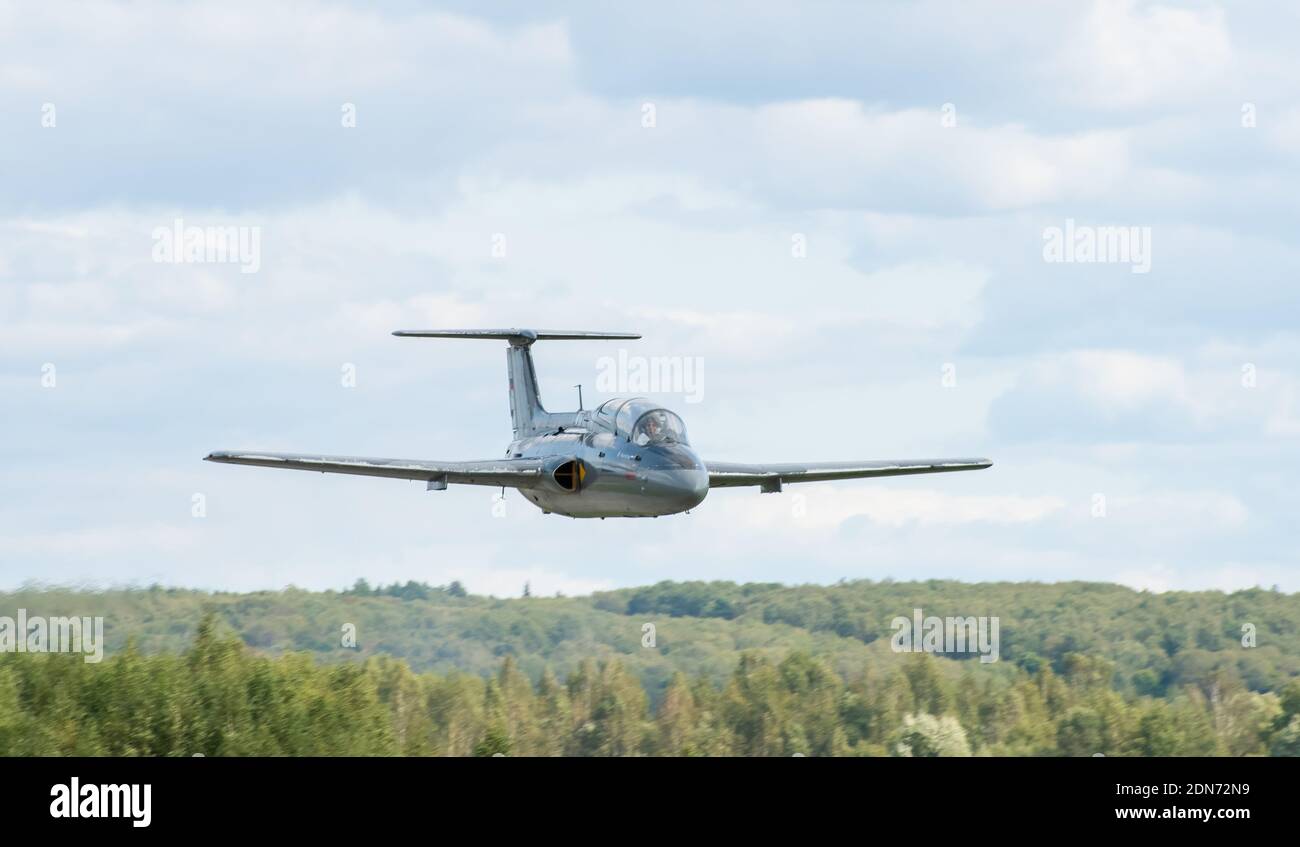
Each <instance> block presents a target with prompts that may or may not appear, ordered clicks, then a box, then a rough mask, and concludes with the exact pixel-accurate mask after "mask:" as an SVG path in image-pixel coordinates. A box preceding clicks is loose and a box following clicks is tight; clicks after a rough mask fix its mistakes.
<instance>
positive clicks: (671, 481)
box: [643, 446, 709, 514]
mask: <svg viewBox="0 0 1300 847" xmlns="http://www.w3.org/2000/svg"><path fill="white" fill-rule="evenodd" d="M654 453H655V455H654V456H653V458H651V457H650V456H645V458H644V460H643V461H645V460H649V461H651V462H652V467H653V469H654V470H653V475H654V477H655V479H656V482H657V485H656V486H655V492H654V493H655V494H656V496H657V497H658V499H659V500H661V501H662V503H663V505H664V514H671V513H673V512H684V511H686V510H687V509H693V508H695V507H696V506H698V505H699V504H700V503H701V502H702V501H703V500H704V498H705V496H707V495H708V493H709V472H708V471H707V470H705V468H704V463H703V462H701V461H700V458H699V457H698V456H696V455H695V453H694V452H692V451H691V450H690V449H688V448H686V447H683V446H673V447H667V448H660V449H657V450H655V451H654Z"/></svg>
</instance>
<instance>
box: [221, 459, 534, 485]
mask: <svg viewBox="0 0 1300 847" xmlns="http://www.w3.org/2000/svg"><path fill="white" fill-rule="evenodd" d="M204 461H207V462H221V463H223V464H227V465H254V466H256V467H260V468H289V469H290V470H295V471H318V472H320V473H346V474H358V475H360V476H384V477H389V478H391V479H423V480H428V483H429V486H428V487H429V488H433V489H438V488H446V487H447V484H448V483H458V484H462V485H492V486H500V485H505V486H508V487H510V488H531V487H532V486H534V485H536V484H537V483H538V482H539V481H540V480H541V479H542V460H541V459H491V460H487V461H482V462H431V461H424V460H422V459H369V458H365V457H362V456H307V455H303V454H300V453H236V452H232V451H229V450H218V451H217V452H214V453H209V454H208V455H207V456H205V457H204Z"/></svg>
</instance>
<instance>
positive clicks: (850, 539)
mask: <svg viewBox="0 0 1300 847" xmlns="http://www.w3.org/2000/svg"><path fill="white" fill-rule="evenodd" d="M480 5H481V4H473V3H450V4H446V5H444V6H441V7H434V6H432V5H425V4H415V3H385V4H379V5H378V6H376V5H375V4H360V3H358V4H355V5H347V4H341V3H335V2H305V1H304V2H292V3H275V4H265V3H257V2H241V0H223V2H212V3H187V4H174V5H173V4H169V3H156V2H148V0H145V2H135V3H130V4H93V5H92V4H88V5H84V6H82V5H77V4H64V3H60V4H18V3H7V2H4V3H0V185H3V190H0V432H3V439H0V442H2V443H0V467H3V471H0V504H2V505H0V588H11V587H14V586H17V585H20V584H22V583H24V582H29V581H40V582H47V583H60V584H90V585H100V586H103V585H117V584H148V583H151V582H155V581H157V582H162V583H164V584H171V585H184V586H196V587H204V588H223V589H238V590H251V589H261V588H280V587H283V586H285V585H288V584H294V585H298V586H304V587H310V588H326V587H342V586H344V585H347V584H350V583H351V582H352V581H354V580H355V579H356V578H357V577H365V578H367V579H368V580H370V581H371V582H390V581H393V580H403V581H404V580H407V579H416V580H424V581H428V582H431V583H435V584H436V583H445V582H448V581H450V580H453V579H459V580H461V581H462V582H464V583H465V584H466V585H467V586H468V587H469V588H470V589H471V590H474V591H478V592H490V593H494V594H498V595H513V594H517V593H519V591H520V590H521V588H522V586H523V584H524V582H525V581H530V582H531V583H532V587H533V590H534V592H536V593H552V592H556V591H563V592H565V593H568V594H573V593H582V592H587V591H590V590H594V589H600V588H605V587H611V586H620V585H634V584H644V583H649V582H654V581H657V580H661V579H730V580H737V581H751V580H764V581H767V580H774V581H782V582H823V583H825V582H833V581H835V580H838V579H841V578H849V579H852V578H872V579H881V578H885V577H893V578H895V579H928V578H959V579H964V580H970V581H977V580H1031V579H1032V580H1043V581H1057V580H1070V579H1092V580H1109V581H1117V582H1122V583H1125V584H1129V585H1134V586H1139V587H1144V588H1150V589H1153V590H1164V589H1170V588H1207V587H1208V588H1224V589H1232V588H1237V587H1244V586H1253V585H1257V584H1258V585H1264V586H1272V585H1274V584H1276V585H1280V586H1281V587H1282V588H1283V589H1285V590H1291V591H1295V590H1300V551H1298V548H1297V543H1296V542H1297V533H1296V529H1295V509H1296V502H1297V498H1296V495H1295V493H1294V491H1295V488H1296V485H1297V477H1298V476H1300V249H1298V248H1297V244H1296V235H1295V222H1296V220H1297V213H1298V212H1300V209H1297V206H1298V205H1300V204H1298V201H1297V198H1298V197H1300V167H1297V165H1300V155H1298V153H1300V93H1298V92H1300V85H1297V82H1298V81H1300V56H1298V55H1297V53H1296V51H1295V42H1296V37H1297V34H1298V33H1300V9H1296V8H1292V7H1289V6H1286V5H1278V4H1273V3H1252V2H1237V3H1232V4H1227V3H1224V4H1215V3H1209V2H1191V3H1185V4H1178V5H1169V6H1165V5H1157V4H1147V3H1139V2H1126V1H1125V0H1103V1H1102V2H1093V3H1081V2H1077V0H1075V1H1074V2H1041V3H1035V4H1031V5H1025V4H1022V3H969V2H946V3H934V2H922V3H906V4H905V3H876V4H871V5H867V4H858V3H853V4H847V3H846V4H839V3H800V4H798V5H797V6H796V5H795V4H793V3H746V4H744V5H743V7H742V6H740V5H739V4H737V5H735V6H731V7H724V6H722V5H720V4H699V3H680V4H678V3H671V2H663V3H654V4H636V6H632V5H630V4H627V5H623V4H620V6H619V8H614V7H613V6H612V4H611V5H610V7H608V8H604V7H596V6H594V5H592V4H574V6H573V7H570V6H568V5H560V4H554V3H547V2H529V3H513V4H498V5H496V6H495V7H494V8H495V11H491V12H486V13H485V12H484V11H483V10H482V9H480V8H479V6H480ZM580 6H581V7H580ZM484 14H487V15H488V16H487V17H484ZM178 219H179V220H181V221H183V224H184V225H186V226H202V227H244V228H247V229H244V230H243V232H245V233H253V232H256V234H257V238H258V242H257V244H258V252H257V256H256V263H255V265H254V264H253V263H250V262H244V263H243V264H242V265H241V264H240V263H239V262H233V263H231V262H227V263H220V262H160V261H156V259H157V257H158V255H159V250H158V248H159V244H160V240H161V236H159V235H158V232H159V230H170V229H171V228H172V227H173V226H174V225H175V222H176V221H177V220H178ZM1067 226H1068V227H1070V228H1071V231H1074V232H1076V234H1077V233H1096V232H1098V231H1101V232H1104V230H1101V229H1100V228H1103V227H1125V228H1128V229H1126V230H1125V231H1126V232H1128V233H1130V234H1131V235H1132V237H1133V245H1134V247H1135V253H1136V248H1138V247H1141V248H1142V249H1143V250H1144V251H1145V253H1146V255H1145V260H1147V261H1143V262H1138V261H1136V260H1135V256H1130V257H1128V260H1127V261H1125V260H1124V258H1125V257H1123V256H1118V255H1114V254H1107V255H1102V254H1100V253H1096V252H1094V254H1093V255H1092V256H1091V261H1089V258H1090V257H1089V256H1088V255H1087V254H1086V253H1081V254H1080V255H1078V256H1075V258H1076V261H1073V262H1066V261H1049V253H1048V251H1047V250H1046V246H1047V245H1048V244H1049V241H1050V239H1051V237H1052V236H1051V233H1052V232H1053V231H1054V229H1059V230H1060V231H1062V232H1064V231H1065V230H1066V228H1067ZM1102 259H1106V261H1102ZM1148 262H1149V270H1148V271H1147V272H1145V273H1142V272H1135V271H1141V270H1142V269H1143V268H1142V267H1141V266H1140V265H1145V264H1147V263H1148ZM254 268H255V272H245V271H246V270H247V271H252V270H254ZM502 325H504V326H533V327H555V328H574V329H594V330H620V331H626V330H634V331H639V332H641V333H643V334H644V340H642V341H640V342H631V343H628V344H622V345H621V346H620V345H619V344H605V345H598V344H582V343H561V342H555V343H552V344H550V345H546V344H544V343H543V344H539V345H538V347H537V348H536V354H537V364H538V368H539V372H540V378H541V381H542V392H543V399H544V401H546V402H547V404H548V405H549V406H550V407H551V408H553V409H556V410H559V409H567V408H573V407H574V406H575V405H576V396H575V394H576V392H575V391H574V390H573V388H572V386H573V385H574V384H575V383H583V384H584V385H585V386H586V389H585V394H586V398H587V401H588V405H589V406H590V405H592V403H593V401H594V400H598V399H603V397H601V396H600V392H598V391H597V390H596V388H595V386H596V381H597V376H598V374H599V368H598V358H599V357H600V356H605V355H617V354H618V350H619V349H623V350H626V353H627V355H628V356H644V357H655V356H669V357H691V359H692V361H694V360H696V359H698V361H699V362H701V363H702V375H703V382H702V384H701V385H700V386H695V387H694V388H697V389H699V391H698V393H699V398H698V399H699V400H700V402H698V403H692V402H688V401H687V398H686V397H685V396H684V394H685V392H684V391H675V392H674V391H669V392H663V393H660V394H656V395H655V396H656V397H657V398H659V399H661V400H663V401H664V402H665V403H666V404H667V405H669V406H670V407H672V408H675V409H677V410H678V411H679V412H681V413H682V414H683V416H684V417H685V418H686V420H687V424H688V426H689V428H690V433H691V439H692V443H693V444H694V445H695V447H696V448H697V449H698V450H699V452H700V453H701V454H702V455H703V456H704V457H705V458H706V460H707V459H718V460H732V461H793V460H836V459H868V458H897V457H912V456H943V455H949V456H965V455H985V456H989V457H991V458H992V459H994V460H995V462H996V465H995V467H994V468H992V469H991V470H987V471H982V472H979V473H969V474H956V475H952V476H933V477H918V478H904V479H895V480H878V481H859V482H845V483H839V484H825V485H808V486H804V487H787V489H786V492H785V493H784V494H781V495H760V494H758V493H757V492H756V491H753V490H748V489H735V490H723V491H715V492H714V493H713V494H711V495H710V496H709V498H708V499H707V500H706V501H705V503H704V504H703V505H702V506H701V507H700V508H699V509H697V510H696V511H695V513H694V514H692V515H689V516H674V517H670V518H661V519H658V520H642V521H635V520H608V521H603V522H602V521H573V520H569V519H566V518H562V517H558V516H544V515H542V514H541V513H540V512H539V511H537V510H536V509H535V508H533V507H532V506H531V505H529V504H528V503H526V502H525V501H524V500H523V498H522V497H520V496H519V495H517V494H515V493H513V492H511V493H508V494H507V496H506V499H505V502H504V509H502V508H500V507H498V508H496V509H495V510H494V503H493V497H494V495H495V494H496V493H497V492H495V491H493V490H490V489H482V488H473V487H461V488H453V489H451V490H449V491H446V492H425V491H424V490H423V486H422V485H420V484H418V483H408V482H400V481H391V480H374V479H364V478H352V477H335V476H320V475H314V474H299V473H290V472H277V471H268V470H261V469H252V468H239V467H229V466H221V465H213V464H209V463H204V462H201V461H200V459H201V457H202V456H204V455H205V454H206V453H208V452H209V451H211V450H214V449H245V448H249V449H265V450H283V451H295V452H322V453H343V454H352V455H371V456H400V457H410V458H429V459H475V458H492V457H495V456H498V455H499V454H500V453H501V452H502V451H503V450H504V448H505V445H506V443H507V441H508V440H509V436H510V428H509V417H508V410H507V400H506V390H505V361H504V360H505V355H504V352H503V348H504V345H503V344H499V343H496V342H453V341H424V340H412V339H396V338H393V337H391V336H390V335H389V332H390V331H391V330H393V329H398V328H418V327H477V326H502ZM347 374H355V385H354V386H350V385H348V384H345V383H347V382H348V380H346V379H345V378H344V377H345V376H346V375H347ZM692 399H694V398H692ZM195 512H199V513H200V514H199V516H196V515H195Z"/></svg>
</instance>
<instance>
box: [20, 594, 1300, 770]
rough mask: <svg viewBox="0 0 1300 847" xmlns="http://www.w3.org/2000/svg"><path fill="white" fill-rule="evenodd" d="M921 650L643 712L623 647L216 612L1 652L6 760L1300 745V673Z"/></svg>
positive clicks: (684, 679) (802, 672) (683, 677)
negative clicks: (333, 641) (1152, 677)
mask: <svg viewBox="0 0 1300 847" xmlns="http://www.w3.org/2000/svg"><path fill="white" fill-rule="evenodd" d="M946 661H948V660H943V659H935V658H934V657H932V656H929V655H925V654H916V655H909V656H906V657H904V658H903V660H902V661H899V662H891V663H875V662H870V661H867V662H864V663H863V664H862V665H861V666H860V667H858V668H856V669H853V670H852V671H851V672H849V673H844V672H842V671H837V670H835V669H833V668H832V667H831V666H830V664H828V663H827V662H826V661H824V660H822V659H819V658H816V657H814V656H811V655H809V654H807V653H804V652H790V653H788V654H787V655H785V656H784V657H783V658H780V659H779V660H778V659H773V658H771V657H769V656H766V655H761V654H757V653H752V652H742V653H741V654H739V658H738V659H737V661H736V662H735V666H734V669H733V671H732V672H731V674H730V675H729V676H728V677H727V678H726V679H725V680H724V681H723V682H722V683H721V684H719V683H718V682H717V681H716V680H714V679H712V678H709V677H707V676H695V677H692V676H689V675H687V674H685V673H681V672H678V673H676V674H675V675H673V676H672V678H671V679H670V680H669V681H668V683H667V685H666V687H665V688H664V690H663V691H662V692H661V696H660V697H659V698H658V702H657V705H655V706H654V707H653V708H652V706H651V699H650V697H649V696H648V693H647V690H646V688H645V686H644V685H643V684H642V682H641V680H639V679H638V678H637V676H636V675H634V674H633V673H631V672H629V670H628V669H627V667H626V666H625V664H624V662H623V661H621V660H620V659H618V658H612V659H607V660H604V661H597V660H594V659H586V660H584V661H582V662H580V663H579V664H578V665H577V667H576V668H575V669H574V670H573V671H571V672H570V673H568V674H567V675H566V676H565V677H564V678H563V679H560V678H558V677H557V676H556V675H555V674H554V673H552V672H551V671H550V669H544V670H543V672H542V673H541V674H540V675H539V676H538V677H537V678H536V679H535V680H534V679H533V678H530V677H529V676H528V675H527V674H525V673H524V672H523V671H521V670H520V667H519V665H518V663H517V662H516V661H515V660H514V659H513V658H512V657H509V656H507V657H506V658H504V659H503V660H502V661H501V662H500V665H499V667H498V669H497V670H496V672H494V673H492V674H490V675H479V674H472V673H459V672H452V673H449V674H434V673H416V672H414V671H412V670H411V668H410V667H409V665H408V664H407V663H406V662H404V661H402V660H400V659H395V658H392V657H389V656H372V657H370V658H367V659H366V660H365V661H362V662H351V663H330V664H322V663H318V662H317V661H316V660H315V659H314V658H313V657H312V656H310V655H307V654H302V653H286V654H280V655H266V654H263V653H260V652H258V651H255V650H253V649H250V648H249V647H248V646H247V645H246V644H244V642H243V641H242V640H241V639H240V638H238V637H236V636H233V635H231V634H227V633H223V632H222V631H221V628H220V624H219V622H218V620H217V619H216V618H215V617H214V616H211V615H210V616H208V617H206V618H205V619H204V620H203V621H202V623H201V624H200V625H199V627H198V630H197V634H196V636H195V638H194V640H193V642H192V644H191V645H190V646H189V647H188V649H186V650H185V651H184V652H183V653H179V654H177V653H158V654H144V653H141V652H140V651H139V650H138V649H136V647H135V646H134V645H128V646H127V648H126V649H124V650H122V651H120V652H118V653H116V654H115V655H113V656H110V657H109V658H107V659H106V660H105V661H103V662H102V663H100V664H86V663H85V662H83V661H82V658H81V657H80V656H71V655H30V654H5V655H2V656H0V754H3V755H8V756H22V755H90V756H98V755H105V756H129V755H141V756H191V755H194V754H199V753H201V754H203V755H206V756H278V755H289V756H299V755H330V756H392V755H411V756H428V755H443V756H492V755H497V754H500V755H507V756H519V755H524V756H654V755H665V756H728V755H735V756H791V755H796V754H802V755H807V756H851V755H860V756H970V755H1013V756H1062V755H1063V756H1091V755H1095V754H1097V753H1101V754H1104V755H1107V756H1179V755H1188V756H1204V755H1224V756H1244V755H1279V756H1295V755H1300V681H1296V680H1292V681H1291V682H1290V683H1288V684H1287V685H1286V686H1284V687H1283V688H1282V689H1281V690H1280V691H1277V692H1260V691H1253V690H1251V689H1250V688H1249V687H1248V686H1247V685H1246V684H1245V683H1244V682H1243V680H1242V679H1241V678H1240V676H1239V675H1237V674H1236V673H1235V672H1234V671H1233V670H1232V669H1231V668H1227V667H1225V668H1220V669H1219V670H1217V671H1216V672H1215V673H1214V674H1213V676H1212V677H1211V678H1208V679H1206V680H1204V681H1203V683H1202V684H1198V685H1187V686H1185V687H1183V688H1181V689H1179V690H1177V691H1170V690H1166V691H1164V692H1163V696H1161V697H1153V696H1146V695H1140V694H1133V693H1123V694H1122V693H1120V692H1119V691H1117V690H1116V689H1115V688H1114V686H1113V685H1112V680H1113V677H1114V674H1115V667H1114V664H1113V663H1112V662H1110V661H1109V660H1107V659H1104V658H1100V657H1095V656H1091V657H1090V656H1085V655H1083V654H1079V653H1071V654H1068V655H1067V656H1065V657H1064V659H1063V660H1062V661H1061V662H1059V663H1056V665H1057V667H1054V666H1053V664H1052V663H1042V664H1040V665H1038V666H1037V667H1034V668H1032V669H1030V668H1026V667H1019V666H1018V667H1014V668H1012V669H1009V672H1003V673H999V674H990V673H982V672H981V666H980V665H978V663H969V664H968V666H966V667H965V668H964V669H963V670H962V671H961V672H960V673H959V674H957V675H953V674H951V673H946V672H941V671H940V667H939V663H940V662H946Z"/></svg>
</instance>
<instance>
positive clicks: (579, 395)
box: [573, 383, 582, 412]
mask: <svg viewBox="0 0 1300 847" xmlns="http://www.w3.org/2000/svg"><path fill="white" fill-rule="evenodd" d="M573 387H574V388H576V389H578V411H579V412H581V411H582V384H581V383H579V384H577V385H575V386H573Z"/></svg>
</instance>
